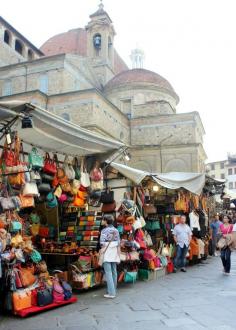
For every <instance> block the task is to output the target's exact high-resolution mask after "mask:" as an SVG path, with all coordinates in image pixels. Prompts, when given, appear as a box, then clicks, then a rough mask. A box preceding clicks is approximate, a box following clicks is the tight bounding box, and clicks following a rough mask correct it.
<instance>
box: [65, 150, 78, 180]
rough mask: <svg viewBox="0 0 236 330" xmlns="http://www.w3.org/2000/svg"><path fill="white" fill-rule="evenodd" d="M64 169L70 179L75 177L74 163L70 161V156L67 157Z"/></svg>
mask: <svg viewBox="0 0 236 330" xmlns="http://www.w3.org/2000/svg"><path fill="white" fill-rule="evenodd" d="M63 169H64V171H65V175H66V176H67V178H68V180H70V181H72V180H74V179H75V171H74V168H73V166H72V165H70V164H69V162H68V156H66V157H65V160H64V164H63Z"/></svg>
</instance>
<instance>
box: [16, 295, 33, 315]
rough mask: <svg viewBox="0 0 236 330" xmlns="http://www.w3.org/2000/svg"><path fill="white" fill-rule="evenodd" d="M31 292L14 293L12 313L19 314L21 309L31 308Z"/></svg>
mask: <svg viewBox="0 0 236 330" xmlns="http://www.w3.org/2000/svg"><path fill="white" fill-rule="evenodd" d="M31 306H32V304H31V292H30V291H23V292H14V293H13V309H14V312H19V311H21V310H22V309H25V308H29V307H31Z"/></svg>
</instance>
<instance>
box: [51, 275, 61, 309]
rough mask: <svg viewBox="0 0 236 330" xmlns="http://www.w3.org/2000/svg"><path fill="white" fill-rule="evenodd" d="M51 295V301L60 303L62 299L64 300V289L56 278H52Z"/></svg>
mask: <svg viewBox="0 0 236 330" xmlns="http://www.w3.org/2000/svg"><path fill="white" fill-rule="evenodd" d="M52 295H53V302H54V303H55V304H60V303H61V302H62V301H64V289H63V287H62V286H61V284H60V282H59V281H58V279H54V280H53V290H52Z"/></svg>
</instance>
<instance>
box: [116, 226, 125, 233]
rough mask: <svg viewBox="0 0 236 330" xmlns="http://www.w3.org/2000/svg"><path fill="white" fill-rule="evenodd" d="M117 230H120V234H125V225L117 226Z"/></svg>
mask: <svg viewBox="0 0 236 330" xmlns="http://www.w3.org/2000/svg"><path fill="white" fill-rule="evenodd" d="M117 230H118V232H119V234H123V233H124V227H123V225H119V226H118V227H117Z"/></svg>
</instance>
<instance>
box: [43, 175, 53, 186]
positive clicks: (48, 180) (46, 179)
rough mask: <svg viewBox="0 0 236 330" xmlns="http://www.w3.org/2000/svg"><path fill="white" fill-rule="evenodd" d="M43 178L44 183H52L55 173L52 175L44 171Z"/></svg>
mask: <svg viewBox="0 0 236 330" xmlns="http://www.w3.org/2000/svg"><path fill="white" fill-rule="evenodd" d="M41 179H42V182H43V183H49V184H51V183H52V181H53V179H54V175H50V174H47V173H42V174H41Z"/></svg>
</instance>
